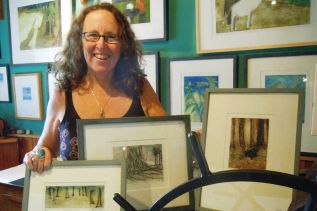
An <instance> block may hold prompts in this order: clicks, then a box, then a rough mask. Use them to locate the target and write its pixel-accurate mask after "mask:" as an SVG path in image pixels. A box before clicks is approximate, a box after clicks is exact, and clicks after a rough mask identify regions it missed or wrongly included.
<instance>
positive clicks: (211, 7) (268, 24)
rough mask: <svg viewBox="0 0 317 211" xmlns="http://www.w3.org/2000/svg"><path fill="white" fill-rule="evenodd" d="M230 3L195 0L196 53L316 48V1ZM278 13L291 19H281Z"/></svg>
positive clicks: (216, 0)
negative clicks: (284, 14)
mask: <svg viewBox="0 0 317 211" xmlns="http://www.w3.org/2000/svg"><path fill="white" fill-rule="evenodd" d="M231 2H233V1H225V0H196V37H197V42H196V49H197V52H198V53H208V52H225V51H239V50H252V49H267V48H281V47H292V46H308V45H316V44H317V13H316V11H317V2H316V1H313V0H312V1H305V2H301V3H302V4H296V2H291V1H289V2H280V1H267V0H263V1H262V0H254V1H252V2H248V1H239V2H237V1H236V3H234V4H232V5H229V4H230V3H231ZM225 3H226V4H225ZM274 3H275V4H274ZM239 9H240V10H239ZM281 10H283V11H287V12H286V13H287V14H292V15H290V16H289V17H292V18H287V19H286V18H285V17H283V15H281V12H280V11H281ZM238 11H240V13H241V14H243V15H241V14H240V16H242V17H238V16H239V12H238ZM248 15H250V16H248ZM230 17H231V19H230ZM248 17H249V19H248ZM233 26H234V27H233ZM285 35H287V36H285Z"/></svg>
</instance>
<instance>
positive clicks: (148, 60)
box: [141, 52, 160, 96]
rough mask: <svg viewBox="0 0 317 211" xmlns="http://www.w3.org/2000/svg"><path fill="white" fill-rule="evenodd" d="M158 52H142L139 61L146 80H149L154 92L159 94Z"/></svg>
mask: <svg viewBox="0 0 317 211" xmlns="http://www.w3.org/2000/svg"><path fill="white" fill-rule="evenodd" d="M158 59H159V52H146V53H144V54H143V60H142V62H141V64H142V67H141V69H143V71H144V74H146V78H147V80H148V81H149V82H150V84H151V86H152V88H153V89H154V91H155V93H156V94H157V95H158V96H160V93H159V92H160V86H159V82H160V81H159V71H158V70H159V61H158Z"/></svg>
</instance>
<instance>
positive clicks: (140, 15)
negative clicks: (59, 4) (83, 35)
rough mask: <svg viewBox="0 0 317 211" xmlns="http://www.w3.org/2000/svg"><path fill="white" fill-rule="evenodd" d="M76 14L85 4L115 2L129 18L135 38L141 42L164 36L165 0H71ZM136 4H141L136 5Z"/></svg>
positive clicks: (160, 39)
mask: <svg viewBox="0 0 317 211" xmlns="http://www.w3.org/2000/svg"><path fill="white" fill-rule="evenodd" d="M72 1H73V5H75V8H74V9H73V15H74V16H76V15H78V14H79V12H80V11H81V10H82V9H83V8H84V7H85V6H86V5H90V4H94V3H99V2H108V3H112V4H115V5H116V7H117V8H118V9H119V10H120V11H121V12H122V13H124V14H125V15H126V16H127V17H128V20H130V23H131V27H132V30H133V31H134V33H135V35H136V38H137V39H138V40H140V41H142V42H150V41H151V42H153V41H164V40H166V39H167V37H166V0H142V1H139V2H141V3H136V1H135V0H132V1H128V0H92V1H89V3H86V5H85V4H84V5H83V4H82V3H81V2H80V0H72ZM137 4H141V5H140V6H138V5H137ZM141 10H143V11H141Z"/></svg>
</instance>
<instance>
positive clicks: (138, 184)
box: [77, 115, 194, 210]
mask: <svg viewBox="0 0 317 211" xmlns="http://www.w3.org/2000/svg"><path fill="white" fill-rule="evenodd" d="M77 129H78V138H79V142H78V147H79V157H80V159H87V160H109V159H110V160H111V159H124V160H126V162H127V196H126V199H127V200H128V201H129V202H130V203H131V204H132V205H133V206H135V207H136V209H137V210H147V209H148V208H149V207H150V206H151V205H152V204H153V203H154V202H155V201H156V200H158V199H159V198H160V197H161V196H162V195H164V194H165V193H167V192H168V191H170V190H171V189H172V188H174V187H176V186H177V185H180V184H181V183H183V182H186V181H187V180H188V179H190V178H192V162H191V149H190V148H189V146H188V137H187V135H188V133H189V132H190V121H189V116H188V115H178V116H165V117H130V118H120V119H102V120H100V119H99V120H77ZM176 169H177V171H176ZM193 197H194V196H193V193H192V192H190V193H187V194H184V195H183V196H181V197H179V198H177V199H175V200H174V201H173V202H171V203H170V204H168V206H167V207H168V208H172V207H178V208H179V209H182V210H187V209H189V210H191V209H193V205H194V201H193V200H194V198H193Z"/></svg>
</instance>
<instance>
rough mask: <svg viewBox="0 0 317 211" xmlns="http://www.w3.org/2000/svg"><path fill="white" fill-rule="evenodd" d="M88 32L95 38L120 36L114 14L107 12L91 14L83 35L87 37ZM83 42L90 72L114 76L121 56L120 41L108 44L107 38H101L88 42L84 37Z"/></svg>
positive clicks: (84, 25) (84, 26)
mask: <svg viewBox="0 0 317 211" xmlns="http://www.w3.org/2000/svg"><path fill="white" fill-rule="evenodd" d="M87 32H88V33H90V34H92V36H93V37H96V35H97V36H98V35H109V36H112V37H115V36H118V33H119V26H118V23H117V21H116V19H115V18H114V16H113V14H112V13H110V12H108V11H106V10H96V11H93V12H90V13H89V14H88V15H87V16H86V18H85V20H84V24H83V33H86V35H87ZM89 36H90V35H89ZM112 41H113V39H112ZM82 42H83V52H84V57H85V60H86V62H87V66H88V71H93V72H94V73H97V74H100V73H105V74H109V73H110V74H112V71H113V70H114V68H115V66H116V64H117V62H118V60H119V58H120V54H121V44H120V40H118V41H117V42H112V43H107V42H106V41H105V37H100V38H99V40H98V41H87V39H85V37H84V36H83V37H82Z"/></svg>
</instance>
